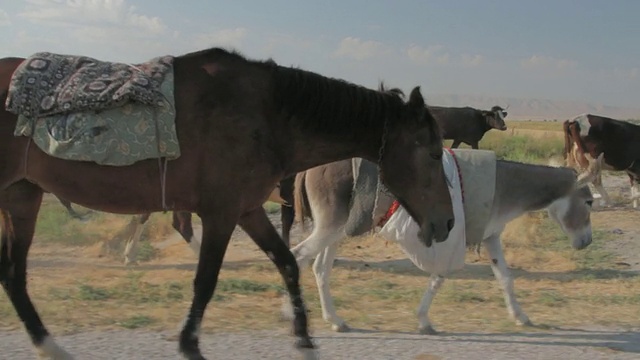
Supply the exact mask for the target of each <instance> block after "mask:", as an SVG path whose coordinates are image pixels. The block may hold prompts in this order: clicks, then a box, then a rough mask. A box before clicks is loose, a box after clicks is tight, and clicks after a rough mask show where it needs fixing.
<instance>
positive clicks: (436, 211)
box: [380, 87, 454, 246]
mask: <svg viewBox="0 0 640 360" xmlns="http://www.w3.org/2000/svg"><path fill="white" fill-rule="evenodd" d="M403 116H404V117H405V118H404V119H402V120H398V121H389V122H388V124H387V126H386V133H385V134H384V135H383V149H382V153H383V156H382V160H381V162H380V171H381V176H382V179H383V181H384V183H385V185H386V186H387V187H388V188H389V190H390V191H391V192H392V193H393V194H394V195H395V196H396V197H397V198H398V201H400V203H401V204H402V206H403V207H404V208H405V209H406V210H407V211H408V212H409V214H411V216H412V217H413V219H414V220H415V221H416V222H417V223H418V225H419V226H420V229H421V230H420V237H421V239H422V241H424V243H425V245H426V246H431V244H432V240H434V239H435V241H436V242H442V241H444V240H446V239H447V236H448V235H449V231H450V230H451V228H453V224H454V216H453V207H452V205H451V197H450V195H449V188H448V186H447V180H446V177H445V174H444V169H443V167H442V151H443V149H442V135H441V134H440V129H439V127H438V125H437V123H436V121H435V119H434V118H433V116H432V115H431V113H430V112H429V110H428V109H427V107H426V106H425V102H424V99H423V98H422V95H421V94H420V89H419V88H418V87H416V88H415V89H413V91H412V92H411V95H410V97H409V101H408V102H407V103H406V104H405V113H404V114H403Z"/></svg>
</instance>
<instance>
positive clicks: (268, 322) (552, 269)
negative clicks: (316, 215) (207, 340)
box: [0, 213, 640, 333]
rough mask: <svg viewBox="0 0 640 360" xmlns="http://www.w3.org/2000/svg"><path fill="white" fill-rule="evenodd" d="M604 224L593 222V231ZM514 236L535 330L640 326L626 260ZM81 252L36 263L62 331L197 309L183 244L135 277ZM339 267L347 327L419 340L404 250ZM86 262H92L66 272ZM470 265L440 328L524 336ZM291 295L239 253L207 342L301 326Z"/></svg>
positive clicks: (229, 263)
mask: <svg viewBox="0 0 640 360" xmlns="http://www.w3.org/2000/svg"><path fill="white" fill-rule="evenodd" d="M601 214H604V213H596V214H594V215H595V216H594V218H595V219H594V224H595V223H597V222H598V220H596V219H597V217H598V215H601ZM607 216H610V215H607ZM504 235H505V236H504V243H505V254H506V257H507V260H508V263H509V265H510V266H511V267H512V268H513V273H514V274H515V278H516V281H515V284H516V292H517V294H518V298H519V300H520V301H521V303H522V305H523V307H524V309H525V311H526V312H527V313H528V314H529V316H530V317H531V319H532V320H533V321H534V322H536V323H538V324H542V325H544V326H545V327H548V326H551V327H552V326H575V325H585V324H602V325H611V324H616V325H630V326H631V325H637V319H638V316H639V315H640V306H638V305H640V296H638V295H637V291H636V290H635V289H637V286H638V283H639V282H640V281H639V280H638V277H636V276H630V275H628V274H626V273H623V272H621V271H618V270H616V267H615V264H614V262H615V259H613V258H611V257H610V256H607V255H606V253H604V252H603V250H602V247H601V246H597V245H594V247H593V248H590V249H587V250H584V251H581V252H576V251H573V250H571V249H570V248H569V244H568V240H567V239H566V238H565V237H563V236H562V235H561V232H559V231H558V230H557V226H556V225H555V224H553V223H551V221H550V220H549V219H547V217H546V216H544V214H542V213H538V214H534V215H530V216H525V217H522V218H520V219H518V220H516V221H514V222H513V223H512V224H510V225H509V226H508V228H507V230H506V231H505V234H504ZM611 240H612V236H610V235H605V234H604V233H596V239H595V241H596V244H597V242H604V241H611ZM65 249H66V250H65ZM63 250H64V251H63ZM71 250H73V251H74V252H71ZM71 250H69V248H64V249H54V248H53V245H51V244H45V245H42V244H38V245H36V248H35V249H34V254H33V256H32V259H33V260H35V261H34V263H33V265H32V269H31V271H30V291H31V294H32V296H33V299H34V300H35V302H36V304H37V306H38V309H39V310H40V311H41V313H42V316H43V318H44V321H45V323H47V324H50V327H51V329H52V330H53V331H55V332H56V333H65V332H75V331H80V330H83V329H111V328H145V329H150V330H160V329H176V328H177V326H178V324H179V323H180V321H181V319H182V317H183V315H184V314H185V313H186V310H187V308H188V306H189V301H190V299H191V281H192V277H193V268H194V265H195V260H194V259H193V255H192V254H191V252H190V250H189V249H188V248H187V247H186V246H184V245H183V244H182V243H176V244H175V245H172V246H169V247H167V248H166V249H164V250H162V251H160V252H159V254H157V258H156V259H153V260H151V261H149V262H147V263H145V264H144V265H142V266H140V267H138V268H136V269H133V270H131V269H125V268H123V267H122V266H121V265H119V264H118V263H115V262H114V261H113V260H111V259H107V258H101V259H95V258H90V257H89V256H90V255H88V254H89V253H90V250H88V249H87V248H72V249H71ZM65 251H66V252H65ZM65 254H66V255H65ZM339 255H340V256H341V257H346V258H347V259H348V260H341V261H339V262H338V263H337V264H336V266H335V267H334V271H333V274H332V292H333V295H334V297H335V299H336V306H337V308H338V310H339V313H340V315H341V316H343V317H344V318H345V319H346V320H347V321H348V323H349V324H350V325H352V326H354V327H357V328H367V329H383V330H388V331H414V329H415V327H416V320H415V315H414V310H415V307H416V306H417V304H418V302H419V300H420V297H421V296H422V293H423V291H424V290H425V288H426V284H427V276H426V274H424V273H422V272H421V271H419V270H417V269H415V268H414V267H413V266H412V264H411V263H410V262H409V261H407V260H405V259H404V258H403V255H402V252H401V251H400V250H399V249H398V248H397V246H395V245H394V244H391V243H386V242H385V241H383V240H381V239H380V238H374V237H362V238H356V239H349V240H347V241H344V242H343V243H342V245H341V247H340V252H339ZM77 257H80V258H83V259H85V260H86V262H85V263H83V264H76V265H73V264H66V263H65V261H70V262H71V261H72V260H77ZM48 260H58V262H52V263H48ZM467 262H468V264H469V265H468V266H467V267H466V268H465V269H464V270H463V271H460V272H458V273H456V274H454V276H452V278H451V279H449V280H448V281H447V282H446V283H445V284H444V286H443V287H442V289H441V291H440V293H439V295H438V296H437V297H436V300H435V302H434V305H433V307H432V312H431V318H432V320H433V322H434V324H435V326H436V327H437V328H438V329H440V330H444V331H474V332H478V331H517V330H518V329H517V327H516V326H515V325H512V323H511V321H510V320H508V319H507V314H506V310H505V308H504V305H503V300H502V294H501V291H500V288H499V286H498V284H497V282H496V281H495V280H494V279H493V275H492V273H491V270H490V267H489V265H488V262H487V259H482V260H480V261H476V256H475V254H471V253H469V254H468V258H467ZM302 282H303V286H304V289H305V298H306V300H307V303H308V307H309V309H310V312H311V321H312V323H311V324H312V327H313V328H315V329H318V328H327V326H326V325H325V323H324V322H323V320H322V319H321V316H320V306H319V302H318V296H317V291H316V289H315V281H314V278H313V275H312V273H311V271H310V269H304V271H303V278H302ZM281 290H282V287H281V280H280V277H279V275H278V274H277V272H276V271H275V269H274V267H273V265H272V264H271V263H270V262H269V261H268V260H267V259H266V257H265V256H264V255H262V254H261V253H260V252H259V250H258V249H257V248H256V247H255V245H253V244H251V243H249V242H247V241H246V240H240V241H234V242H233V243H232V246H231V247H230V251H229V253H228V256H227V257H226V262H225V265H224V267H223V271H222V273H221V276H220V282H219V286H218V291H217V292H216V295H215V297H214V300H213V301H212V303H211V305H210V307H209V308H208V310H207V319H206V321H205V323H204V330H205V331H239V330H245V329H273V328H280V329H283V330H288V329H289V326H290V325H289V324H288V323H282V322H280V321H279V308H280V305H281V299H280V292H281ZM0 298H2V299H0V328H2V329H17V328H19V327H20V323H19V320H18V318H17V316H16V315H15V313H14V310H13V309H12V308H11V306H10V304H9V302H8V300H7V299H6V298H4V295H2V296H0Z"/></svg>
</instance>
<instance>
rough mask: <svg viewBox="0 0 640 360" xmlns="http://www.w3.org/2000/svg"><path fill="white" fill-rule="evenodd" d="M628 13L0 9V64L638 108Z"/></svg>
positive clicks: (256, 4) (635, 48) (134, 5)
mask: <svg viewBox="0 0 640 360" xmlns="http://www.w3.org/2000/svg"><path fill="white" fill-rule="evenodd" d="M639 14H640V1H635V0H573V1H569V0H536V1H523V0H441V1H427V0H406V1H403V0H389V1H382V0H362V1H350V0H339V1H334V0H322V1H319V0H315V1H306V0H297V1H284V0H255V1H243V0H227V1H215V0H0V35H1V36H0V57H4V56H28V55H30V54H32V53H34V52H38V51H52V52H60V53H66V54H78V55H87V56H92V57H97V58H100V59H104V60H113V61H121V62H141V61H145V60H147V59H150V58H152V57H155V56H158V55H165V54H172V55H180V54H183V53H186V52H190V51H195V50H200V49H203V48H207V47H211V46H232V47H235V48H236V49H237V50H239V51H241V52H242V53H243V54H245V55H246V56H248V57H251V58H258V59H265V58H268V57H272V58H273V59H274V60H276V61H277V62H278V63H280V64H282V65H294V66H299V67H301V68H303V69H307V70H312V71H316V72H319V73H321V74H323V75H327V76H332V77H338V78H343V79H346V80H349V81H352V82H355V83H359V84H362V85H365V86H369V87H376V86H377V84H378V82H379V81H380V80H384V81H385V82H386V83H387V84H388V85H390V86H397V87H400V88H402V89H403V90H405V91H406V92H408V91H410V89H411V88H412V87H413V86H415V85H420V86H422V89H423V93H424V94H427V95H428V94H429V93H440V94H442V93H444V94H481V95H489V96H510V97H525V98H543V99H553V100H578V101H590V102H597V103H604V104H608V105H618V106H628V107H640V18H639V16H640V15H639ZM427 100H428V99H427Z"/></svg>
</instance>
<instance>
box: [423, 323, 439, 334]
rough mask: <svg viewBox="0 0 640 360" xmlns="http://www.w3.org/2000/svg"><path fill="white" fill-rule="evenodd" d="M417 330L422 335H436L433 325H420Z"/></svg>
mask: <svg viewBox="0 0 640 360" xmlns="http://www.w3.org/2000/svg"><path fill="white" fill-rule="evenodd" d="M419 331H420V334H422V335H438V332H437V331H436V329H434V328H433V326H431V325H427V326H425V327H421V328H420V329H419Z"/></svg>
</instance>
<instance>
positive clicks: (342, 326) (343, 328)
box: [331, 322, 351, 332]
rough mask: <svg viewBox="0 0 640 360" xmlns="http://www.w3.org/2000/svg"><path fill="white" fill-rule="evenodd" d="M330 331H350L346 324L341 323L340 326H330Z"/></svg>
mask: <svg viewBox="0 0 640 360" xmlns="http://www.w3.org/2000/svg"><path fill="white" fill-rule="evenodd" d="M331 330H333V331H335V332H349V331H351V328H350V327H349V325H347V323H345V322H343V323H341V324H340V325H336V324H332V325H331Z"/></svg>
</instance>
